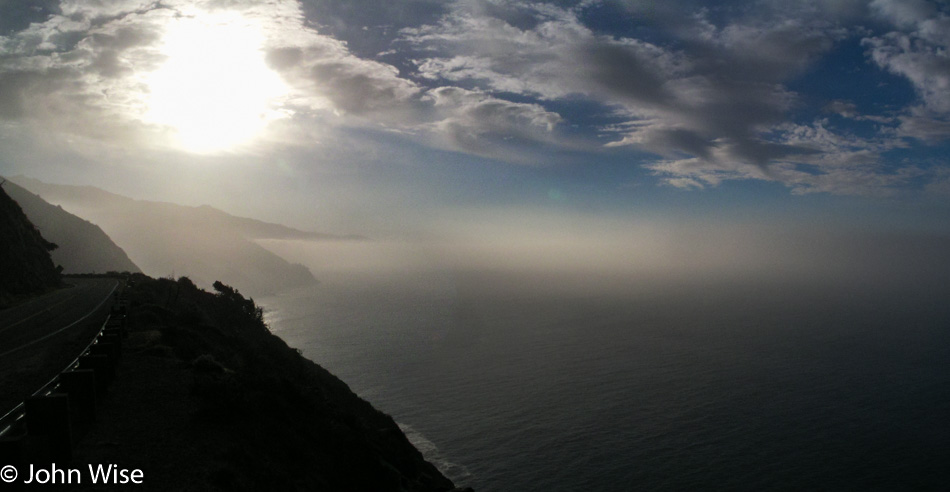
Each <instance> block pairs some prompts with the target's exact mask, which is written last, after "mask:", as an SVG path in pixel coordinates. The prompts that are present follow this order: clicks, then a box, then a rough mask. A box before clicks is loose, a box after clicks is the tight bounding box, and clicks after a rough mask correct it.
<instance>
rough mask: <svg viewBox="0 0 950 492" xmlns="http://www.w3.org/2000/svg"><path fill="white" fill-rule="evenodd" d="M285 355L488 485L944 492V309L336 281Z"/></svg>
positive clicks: (754, 292) (905, 293)
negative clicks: (293, 350)
mask: <svg viewBox="0 0 950 492" xmlns="http://www.w3.org/2000/svg"><path fill="white" fill-rule="evenodd" d="M321 280H322V283H321V284H320V285H318V286H315V287H313V288H307V289H302V290H296V291H292V292H286V293H284V294H282V295H279V296H275V297H271V298H266V299H263V300H262V304H263V305H264V306H265V308H266V310H267V321H268V322H269V324H270V326H271V328H272V330H273V331H274V332H275V333H277V334H278V335H279V336H281V337H283V338H284V339H285V340H286V341H287V342H288V343H289V344H290V345H292V346H295V347H298V348H300V349H302V350H303V352H304V354H305V355H306V356H308V357H309V358H311V359H313V360H314V361H316V362H318V363H319V364H321V365H323V366H324V367H326V368H327V369H329V370H330V371H332V372H333V373H335V374H337V375H338V376H339V377H341V378H342V379H343V380H344V381H346V382H347V383H348V384H349V385H350V387H351V388H352V389H353V390H354V391H356V392H357V393H358V394H359V395H361V396H362V397H363V398H365V399H367V400H369V401H370V402H372V403H373V404H374V405H375V406H376V407H377V408H380V409H381V410H383V411H385V412H387V413H389V414H391V415H393V417H394V418H395V419H396V421H397V422H399V423H400V425H402V426H403V428H404V430H405V431H406V432H407V434H408V435H409V436H410V438H411V439H412V440H413V442H414V443H415V444H416V445H417V447H419V448H420V449H421V450H422V451H423V452H424V454H425V455H426V456H427V458H429V459H430V461H433V462H434V463H436V464H437V465H438V466H439V467H440V468H441V469H442V470H443V471H444V472H445V473H446V474H447V475H448V476H450V477H451V478H452V479H454V480H455V481H456V482H457V483H459V484H463V485H470V486H473V487H474V488H475V489H476V490H477V491H479V492H491V491H532V490H544V491H581V490H584V491H630V490H688V489H703V490H710V489H722V490H814V489H822V490H842V489H844V490H868V489H878V490H895V489H902V490H908V489H915V490H919V489H935V490H937V489H945V488H947V487H950V307H948V305H950V302H948V301H950V299H948V297H947V295H946V292H942V293H941V292H938V291H935V290H934V289H933V288H931V287H928V288H919V289H915V288H914V284H913V282H910V283H909V284H908V285H903V286H890V287H889V286H885V287H883V288H878V289H870V288H867V289H865V288H857V287H853V288H851V287H849V288H845V287H841V284H834V283H826V284H823V285H820V286H818V285H810V284H808V283H807V282H803V283H794V282H781V281H768V282H767V281H753V280H741V281H740V280H732V281H727V280H724V279H715V278H712V279H710V278H707V279H705V280H692V281H688V282H687V281H678V282H668V283H658V282H643V281H638V282H629V283H624V282H617V283H616V284H615V285H613V286H611V287H610V288H590V287H591V286H594V285H597V282H596V281H592V280H591V279H587V284H586V285H587V286H588V287H584V286H583V285H576V286H571V285H566V283H567V282H566V279H564V278H557V277H556V276H552V277H545V276H530V275H516V274H505V275H501V274H498V275H488V274H476V273H459V272H454V273H449V272H438V271H428V272H425V273H419V272H408V271H403V272H393V271H390V272H388V273H374V274H366V273H355V272H338V273H336V274H331V275H322V276H321Z"/></svg>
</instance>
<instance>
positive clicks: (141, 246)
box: [12, 177, 333, 296]
mask: <svg viewBox="0 0 950 492" xmlns="http://www.w3.org/2000/svg"><path fill="white" fill-rule="evenodd" d="M12 180H13V181H16V182H17V183H18V184H19V185H21V186H23V187H24V188H26V189H27V190H29V191H31V192H33V193H36V194H38V195H39V196H41V197H42V198H43V199H44V200H46V201H48V202H50V203H54V204H58V205H61V206H62V207H63V208H64V209H66V210H69V211H70V212H72V213H75V214H76V215H79V216H80V217H83V218H86V219H88V220H91V221H93V222H95V223H96V224H99V226H101V227H102V229H103V230H104V231H105V232H106V233H107V234H108V235H109V237H111V238H112V239H113V240H114V241H115V242H116V243H117V244H119V245H120V246H122V248H123V249H124V250H125V251H126V252H127V253H128V255H129V257H130V258H131V259H132V260H133V261H134V262H135V264H136V265H138V266H139V267H140V268H141V269H142V271H144V272H145V273H148V274H151V275H154V276H178V275H187V276H189V277H190V278H192V279H193V280H194V281H195V282H196V283H197V284H198V285H200V286H202V287H206V288H210V286H211V283H212V282H214V281H215V280H219V279H220V280H221V281H223V282H225V283H228V284H230V285H235V286H238V287H239V288H240V289H241V291H242V292H245V293H249V294H251V295H255V296H258V295H264V294H270V293H274V292H277V291H280V290H283V289H286V288H291V287H297V286H301V285H307V284H311V283H314V282H316V279H314V277H313V275H312V274H311V273H310V271H309V270H307V268H306V267H304V266H303V265H297V264H291V263H288V262H287V261H285V260H284V259H282V258H280V257H279V256H277V255H275V254H274V253H272V252H270V251H268V250H266V249H264V248H262V247H261V246H260V245H258V244H256V243H255V242H254V240H255V239H262V238H268V237H277V238H295V239H326V238H330V237H333V236H329V235H325V234H317V233H311V232H306V231H299V230H296V229H292V228H289V227H285V226H281V225H278V224H269V223H266V222H262V221H257V220H253V219H245V218H241V217H235V216H232V215H229V214H227V213H225V212H222V211H220V210H217V209H214V208H212V207H208V206H202V207H188V206H183V205H177V204H173V203H164V202H151V201H145V200H134V199H131V198H128V197H124V196H121V195H116V194H114V193H109V192H106V191H104V190H101V189H98V188H94V187H89V186H66V185H51V184H46V183H43V182H41V181H37V180H34V179H30V178H23V177H14V178H12Z"/></svg>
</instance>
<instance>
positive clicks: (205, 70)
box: [0, 0, 950, 235]
mask: <svg viewBox="0 0 950 492" xmlns="http://www.w3.org/2000/svg"><path fill="white" fill-rule="evenodd" d="M0 9H2V11H0V35H2V36H0V173H2V174H7V175H15V174H26V175H30V176H34V177H38V178H40V179H44V180H48V181H52V182H58V183H68V184H93V185H97V186H100V187H103V188H106V189H109V190H112V191H116V192H119V193H125V194H128V195H132V196H136V197H141V198H148V199H161V200H169V201H176V202H182V203H189V204H201V203H210V204H212V205H215V206H218V207H220V208H224V209H226V210H229V211H232V212H234V213H238V214H243V215H251V216H255V217H260V218H264V219H269V220H276V221H281V222H286V223H290V224H292V225H296V226H300V227H305V228H311V229H321V230H335V231H338V232H356V233H364V234H369V235H373V234H383V235H386V234H397V233H398V231H425V230H427V228H428V227H429V225H430V224H433V223H444V222H451V221H453V220H455V219H458V220H463V218H465V217H471V216H472V214H476V215H478V214H479V211H480V212H481V214H482V215H484V216H485V217H486V219H485V220H490V218H491V217H492V216H497V215H498V214H499V213H502V214H510V215H519V214H523V215H525V216H534V215H544V216H559V215H562V214H563V215H570V216H580V217H612V218H618V219H620V220H626V219H629V218H635V217H646V218H650V219H651V220H674V221H699V222H702V221H712V222H715V221H726V222H743V221H759V222H778V223H786V222H787V223H796V224H801V225H805V226H807V225H808V224H821V225H822V226H827V227H832V226H833V225H834V224H851V225H855V224H857V225H859V226H860V227H877V228H884V229H895V228H896V229H901V228H918V229H920V228H922V229H926V230H937V231H941V232H947V229H948V225H950V221H948V219H950V214H948V206H947V202H948V200H947V198H948V195H950V163H948V159H947V155H948V152H947V151H948V150H950V144H948V137H950V54H948V51H947V49H948V47H950V5H948V3H947V2H941V1H935V2H927V1H923V0H874V1H871V2H866V1H848V0H838V1H821V2H819V1H810V2H782V1H767V0H762V1H756V2H718V3H715V2H697V1H685V0H684V1H669V2H652V1H634V0H627V1H619V0H618V1H607V0H585V1H574V2H568V1H562V2H512V1H502V0H460V1H448V2H435V1H426V0H406V1H395V2H374V1H353V0H349V1H344V0H310V1H303V2H296V1H285V0H272V1H268V2H251V1H240V0H235V1H221V0H215V1H185V0H169V1H163V2H153V1H147V0H115V1H105V0H101V1H96V2H91V1H77V0H65V1H62V2H57V1H34V2H5V3H3V4H2V6H0ZM500 211H503V212H500Z"/></svg>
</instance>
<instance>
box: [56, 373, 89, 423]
mask: <svg viewBox="0 0 950 492" xmlns="http://www.w3.org/2000/svg"><path fill="white" fill-rule="evenodd" d="M59 388H60V390H62V391H63V392H64V393H66V394H67V395H69V410H70V411H71V412H72V413H73V416H74V418H75V419H76V421H77V422H78V423H83V424H86V423H92V422H95V421H96V372H95V371H94V370H92V369H74V370H71V371H64V372H63V373H62V374H60V375H59Z"/></svg>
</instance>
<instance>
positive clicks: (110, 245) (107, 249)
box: [5, 182, 141, 273]
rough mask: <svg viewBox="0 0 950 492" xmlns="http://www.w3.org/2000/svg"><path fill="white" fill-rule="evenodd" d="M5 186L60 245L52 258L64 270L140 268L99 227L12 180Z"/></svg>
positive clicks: (125, 269)
mask: <svg viewBox="0 0 950 492" xmlns="http://www.w3.org/2000/svg"><path fill="white" fill-rule="evenodd" d="M5 187H6V191H7V194H9V195H10V197H11V198H13V199H14V200H16V201H17V203H19V204H20V207H22V208H23V211H24V212H25V213H26V216H27V217H28V218H29V219H30V222H32V223H33V224H34V225H36V227H37V228H38V229H39V230H40V232H41V233H42V234H43V236H44V237H45V238H47V239H49V240H50V241H53V242H54V243H56V244H58V245H59V248H57V249H55V250H54V251H53V253H52V257H53V262H54V263H56V264H58V265H62V266H63V273H104V272H109V271H115V272H133V273H135V272H139V271H141V270H139V267H138V266H136V265H135V263H132V260H130V259H129V257H128V255H126V254H125V251H123V250H122V248H120V247H119V246H117V245H116V244H115V243H114V242H112V239H111V238H109V236H108V235H106V233H105V232H103V231H102V229H101V228H100V227H99V226H97V225H95V224H93V223H92V222H89V221H87V220H83V219H82V218H80V217H77V216H75V215H73V214H71V213H69V212H67V211H65V210H63V208H62V207H59V206H55V205H52V204H50V203H48V202H46V201H45V200H43V199H42V198H40V197H39V196H37V195H34V194H33V193H30V192H29V191H27V190H26V189H24V188H22V187H20V186H18V185H16V184H15V183H10V182H8V183H7V184H6V185H5Z"/></svg>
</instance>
